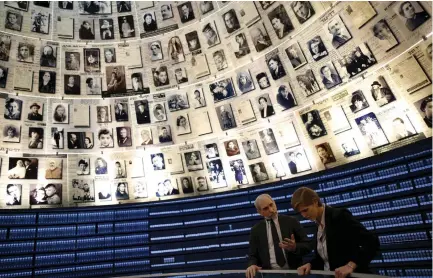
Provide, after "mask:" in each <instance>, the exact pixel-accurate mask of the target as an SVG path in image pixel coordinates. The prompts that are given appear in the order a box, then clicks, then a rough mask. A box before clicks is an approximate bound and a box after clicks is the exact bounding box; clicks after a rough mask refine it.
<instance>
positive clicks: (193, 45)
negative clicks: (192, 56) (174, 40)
mask: <svg viewBox="0 0 433 278" xmlns="http://www.w3.org/2000/svg"><path fill="white" fill-rule="evenodd" d="M185 39H186V43H187V45H188V49H189V51H190V52H196V51H198V50H200V48H201V44H200V40H199V38H198V33H197V31H192V32H189V33H186V34H185Z"/></svg>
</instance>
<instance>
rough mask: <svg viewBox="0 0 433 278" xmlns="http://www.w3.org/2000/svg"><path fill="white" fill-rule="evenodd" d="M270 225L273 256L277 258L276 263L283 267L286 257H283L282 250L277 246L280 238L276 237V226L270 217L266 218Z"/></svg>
mask: <svg viewBox="0 0 433 278" xmlns="http://www.w3.org/2000/svg"><path fill="white" fill-rule="evenodd" d="M267 221H268V222H269V224H270V225H271V232H272V241H273V242H274V251H275V257H276V259H277V264H278V265H279V266H280V267H283V266H284V265H285V264H286V259H285V258H284V254H283V250H282V249H281V248H280V247H279V246H278V244H279V243H280V238H279V237H278V232H277V227H275V223H274V221H273V220H272V219H267Z"/></svg>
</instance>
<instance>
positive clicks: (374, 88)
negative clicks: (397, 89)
mask: <svg viewBox="0 0 433 278" xmlns="http://www.w3.org/2000/svg"><path fill="white" fill-rule="evenodd" d="M372 87H373V90H375V91H376V90H377V89H379V88H380V86H379V85H373V86H372Z"/></svg>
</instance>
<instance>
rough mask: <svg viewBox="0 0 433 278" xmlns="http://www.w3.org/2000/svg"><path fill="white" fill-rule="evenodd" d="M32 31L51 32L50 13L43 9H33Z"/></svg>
mask: <svg viewBox="0 0 433 278" xmlns="http://www.w3.org/2000/svg"><path fill="white" fill-rule="evenodd" d="M31 23H32V29H31V31H32V32H35V33H39V34H45V35H46V34H49V33H50V13H48V12H44V11H41V10H37V11H36V10H32V18H31Z"/></svg>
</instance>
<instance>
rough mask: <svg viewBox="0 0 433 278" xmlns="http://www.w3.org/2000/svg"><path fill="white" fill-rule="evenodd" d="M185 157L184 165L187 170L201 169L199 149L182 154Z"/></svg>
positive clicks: (201, 162)
mask: <svg viewBox="0 0 433 278" xmlns="http://www.w3.org/2000/svg"><path fill="white" fill-rule="evenodd" d="M183 155H184V157H185V163H186V167H187V168H188V171H190V172H192V171H198V170H203V161H202V159H201V154H200V151H193V152H186V153H184V154H183Z"/></svg>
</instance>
